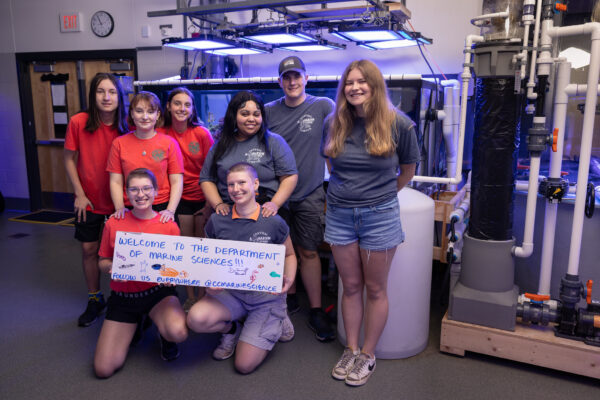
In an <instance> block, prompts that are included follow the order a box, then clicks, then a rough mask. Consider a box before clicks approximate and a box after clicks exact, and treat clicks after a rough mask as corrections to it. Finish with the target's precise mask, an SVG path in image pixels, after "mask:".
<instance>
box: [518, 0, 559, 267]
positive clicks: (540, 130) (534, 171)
mask: <svg viewBox="0 0 600 400" xmlns="http://www.w3.org/2000/svg"><path fill="white" fill-rule="evenodd" d="M542 3H543V1H542V0H539V1H538V11H539V13H540V15H536V32H535V34H534V54H533V55H532V58H531V64H532V65H531V72H530V76H529V83H528V84H527V86H528V89H529V88H530V83H532V82H533V78H534V76H533V72H534V71H535V67H536V62H535V54H536V50H535V49H536V47H537V37H538V34H537V33H538V32H537V31H538V30H539V18H540V16H541V6H542ZM552 24H553V22H552V19H551V18H550V17H549V16H548V13H545V14H544V21H543V26H542V36H543V37H544V35H545V33H546V32H547V31H548V30H549V29H551V27H552ZM541 50H542V51H541V53H540V57H539V59H538V60H537V68H538V71H537V72H538V74H537V75H538V85H537V92H538V93H536V95H535V96H534V97H533V96H532V97H530V96H529V95H528V96H527V98H528V99H530V98H531V99H533V98H535V99H536V105H535V116H534V118H533V127H532V128H530V129H529V132H528V136H527V146H528V149H529V154H530V158H531V161H530V166H529V191H528V192H527V206H526V211H525V227H524V232H523V244H522V245H521V247H517V246H514V247H513V248H512V254H513V255H515V256H516V257H522V258H525V257H529V256H531V254H532V253H533V233H534V226H535V210H536V206H537V194H538V184H539V182H538V177H539V175H540V163H541V155H542V152H543V151H544V150H545V149H546V145H547V143H548V142H549V140H548V132H547V130H546V126H545V125H546V117H545V116H544V101H545V96H546V88H547V85H548V76H549V75H550V67H551V66H552V64H553V63H554V60H553V59H552V58H551V57H550V55H551V53H550V50H552V41H550V42H549V43H547V42H545V41H544V40H542V49H541Z"/></svg>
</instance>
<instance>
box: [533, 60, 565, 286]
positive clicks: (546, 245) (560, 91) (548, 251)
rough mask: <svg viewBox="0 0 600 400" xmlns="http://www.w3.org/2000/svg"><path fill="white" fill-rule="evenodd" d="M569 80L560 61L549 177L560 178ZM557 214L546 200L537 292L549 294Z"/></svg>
mask: <svg viewBox="0 0 600 400" xmlns="http://www.w3.org/2000/svg"><path fill="white" fill-rule="evenodd" d="M570 80H571V63H568V62H560V63H558V64H557V68H556V90H555V96H554V122H553V126H554V128H555V129H558V139H557V148H556V150H557V151H556V152H550V173H549V176H550V177H551V178H560V170H561V167H562V156H563V149H564V139H565V125H566V120H567V105H568V103H569V97H568V95H567V91H566V89H567V87H568V86H569V85H568V83H569V81H570ZM557 214H558V203H549V202H546V210H545V214H544V234H543V236H542V259H541V262H540V280H539V283H538V294H550V283H551V279H552V260H553V259H554V240H555V233H556V218H557Z"/></svg>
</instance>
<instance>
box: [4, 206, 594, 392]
mask: <svg viewBox="0 0 600 400" xmlns="http://www.w3.org/2000/svg"><path fill="white" fill-rule="evenodd" d="M14 215H15V214H11V213H7V212H5V213H4V214H2V215H1V216H0V237H1V239H2V240H1V241H0V249H1V254H2V256H3V257H2V267H1V268H2V272H3V277H2V280H1V281H0V304H2V307H1V308H0V327H1V329H0V355H1V360H0V399H11V400H12V399H79V398H86V399H126V398H127V399H134V398H139V399H155V398H169V399H196V398H200V399H438V398H440V399H441V398H444V399H485V398H491V399H525V398H528V399H531V398H537V397H539V398H544V399H545V400H549V399H561V400H562V399H565V398H588V399H594V398H598V396H599V393H600V391H599V388H600V385H599V382H598V381H597V380H594V379H591V378H585V377H581V376H577V375H572V374H568V373H563V372H559V371H553V370H548V369H544V368H539V367H535V366H531V365H527V364H520V363H515V362H511V361H506V360H501V359H496V358H492V357H487V356H482V355H478V354H473V353H467V355H466V356H465V357H456V356H450V355H447V354H444V353H440V352H439V350H438V349H439V339H440V321H441V318H442V315H443V312H445V308H444V307H442V306H440V304H439V301H438V299H439V294H438V293H439V289H438V288H437V287H436V286H437V283H434V285H433V288H434V291H433V295H432V298H433V299H434V301H432V306H431V323H430V335H429V344H428V346H427V348H426V349H425V350H424V351H423V352H422V353H420V354H418V355H416V356H414V357H410V358H408V359H403V360H378V362H377V370H376V372H375V373H374V375H373V376H372V378H371V379H370V381H369V382H368V383H367V384H366V385H365V386H363V387H360V388H350V387H348V386H346V385H345V384H344V383H342V382H338V381H335V380H334V379H332V378H331V376H330V371H331V368H332V366H333V365H334V364H335V362H336V361H337V358H338V357H339V355H340V354H341V351H342V346H341V345H340V344H339V343H338V342H332V343H325V344H324V343H319V342H317V341H316V340H315V339H314V335H313V333H312V331H311V330H310V329H309V328H308V327H307V326H306V313H307V311H306V299H305V297H303V296H302V295H301V297H300V298H301V302H302V303H303V305H304V307H303V309H302V311H300V312H299V313H298V314H295V315H293V316H292V321H293V322H294V324H295V326H296V338H295V339H294V340H293V341H292V342H290V343H287V344H278V345H277V346H276V347H275V349H274V350H273V352H272V354H271V355H270V356H269V357H268V358H267V360H266V361H265V363H264V364H263V366H261V367H260V368H259V369H258V370H257V371H256V372H255V373H253V374H251V375H248V376H242V375H240V374H237V373H236V372H235V371H234V369H233V364H232V361H231V360H227V361H223V362H217V361H214V360H212V358H211V357H210V353H211V351H212V348H213V347H214V346H215V345H216V343H217V341H218V336H217V335H198V334H194V335H190V338H189V340H188V341H187V342H185V343H183V344H182V345H181V346H180V348H181V353H182V355H181V357H180V358H179V359H178V360H176V361H175V362H172V363H166V362H164V361H162V360H161V359H160V356H159V347H158V341H157V338H156V336H155V329H154V328H151V330H150V331H148V332H147V334H146V336H145V337H144V339H143V340H142V342H141V343H140V344H139V345H138V346H136V347H134V348H132V349H131V351H130V353H129V356H128V359H127V362H126V364H125V367H124V368H123V369H122V370H121V371H120V372H118V373H117V374H116V375H115V376H113V377H112V378H110V379H108V380H98V379H96V378H95V377H94V375H93V371H92V358H93V352H94V348H95V344H96V340H97V338H98V333H99V330H100V326H101V321H100V322H97V323H96V324H94V325H92V326H91V327H89V328H79V327H77V324H76V320H77V316H78V315H79V314H80V313H81V312H82V311H83V308H84V307H85V301H86V294H85V287H84V282H83V276H82V272H81V266H80V250H79V245H78V243H77V242H76V241H75V240H74V239H73V228H69V227H61V226H52V225H39V224H29V223H22V222H11V221H7V218H8V217H10V216H14ZM434 281H435V282H439V281H441V279H440V274H439V272H438V271H435V270H434ZM102 287H103V289H104V291H105V292H106V291H107V290H108V280H107V279H106V277H104V280H103V286H102ZM330 300H331V299H330ZM407 323H410V321H407Z"/></svg>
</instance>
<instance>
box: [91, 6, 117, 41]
mask: <svg viewBox="0 0 600 400" xmlns="http://www.w3.org/2000/svg"><path fill="white" fill-rule="evenodd" d="M114 28H115V21H114V20H113V17H112V15H110V14H109V13H107V12H106V11H97V12H95V13H94V15H92V32H94V34H95V35H96V36H98V37H107V36H108V35H110V34H111V33H112V31H113V29H114Z"/></svg>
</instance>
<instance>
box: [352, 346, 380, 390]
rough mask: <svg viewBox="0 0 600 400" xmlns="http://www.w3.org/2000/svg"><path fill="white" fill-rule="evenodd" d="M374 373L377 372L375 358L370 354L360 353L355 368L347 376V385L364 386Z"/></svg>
mask: <svg viewBox="0 0 600 400" xmlns="http://www.w3.org/2000/svg"><path fill="white" fill-rule="evenodd" d="M373 371H375V356H373V357H371V356H370V355H368V354H365V353H360V355H359V356H358V357H357V358H356V361H355V362H354V366H353V367H352V369H351V370H350V372H348V375H347V376H346V385H350V386H361V385H364V384H365V383H367V380H368V379H369V377H370V376H371V374H372V373H373Z"/></svg>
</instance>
